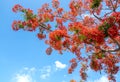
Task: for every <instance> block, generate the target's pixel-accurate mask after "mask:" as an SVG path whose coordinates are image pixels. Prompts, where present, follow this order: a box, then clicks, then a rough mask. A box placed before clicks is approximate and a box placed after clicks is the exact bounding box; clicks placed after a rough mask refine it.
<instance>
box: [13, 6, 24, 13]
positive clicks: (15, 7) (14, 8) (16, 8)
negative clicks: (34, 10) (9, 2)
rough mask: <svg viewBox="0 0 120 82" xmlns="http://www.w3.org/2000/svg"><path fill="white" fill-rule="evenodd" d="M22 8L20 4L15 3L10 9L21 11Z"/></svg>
mask: <svg viewBox="0 0 120 82" xmlns="http://www.w3.org/2000/svg"><path fill="white" fill-rule="evenodd" d="M23 10H24V8H23V7H22V6H21V5H19V4H16V5H15V6H14V7H13V8H12V11H13V12H15V13H16V12H18V11H23Z"/></svg>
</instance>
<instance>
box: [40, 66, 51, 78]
mask: <svg viewBox="0 0 120 82" xmlns="http://www.w3.org/2000/svg"><path fill="white" fill-rule="evenodd" d="M40 72H41V74H40V78H41V79H46V78H48V77H49V76H50V74H51V73H52V70H51V66H45V67H43V68H42V69H40Z"/></svg>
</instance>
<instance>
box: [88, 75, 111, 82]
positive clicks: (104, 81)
mask: <svg viewBox="0 0 120 82" xmlns="http://www.w3.org/2000/svg"><path fill="white" fill-rule="evenodd" d="M89 82H109V80H108V78H107V76H102V77H101V78H99V79H97V80H94V81H89Z"/></svg>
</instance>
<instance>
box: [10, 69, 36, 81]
mask: <svg viewBox="0 0 120 82" xmlns="http://www.w3.org/2000/svg"><path fill="white" fill-rule="evenodd" d="M35 70H36V69H35V68H34V67H33V68H28V67H24V68H23V69H21V70H20V71H19V72H17V73H16V74H15V75H14V77H13V78H12V82H36V81H35V80H33V77H32V74H33V73H34V72H35Z"/></svg>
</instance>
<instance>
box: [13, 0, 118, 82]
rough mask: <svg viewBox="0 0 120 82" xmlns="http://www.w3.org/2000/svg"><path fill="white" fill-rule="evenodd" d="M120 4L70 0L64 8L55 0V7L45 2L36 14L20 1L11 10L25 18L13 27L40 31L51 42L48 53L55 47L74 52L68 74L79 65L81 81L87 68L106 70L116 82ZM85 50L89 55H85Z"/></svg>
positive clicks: (111, 0)
mask: <svg viewBox="0 0 120 82" xmlns="http://www.w3.org/2000/svg"><path fill="white" fill-rule="evenodd" d="M119 6H120V0H71V1H70V2H69V5H68V7H69V9H68V10H65V9H64V8H62V7H60V2H59V1H58V0H52V7H50V6H49V4H48V3H45V4H43V6H42V7H41V8H40V9H38V13H37V14H34V13H33V11H32V10H31V9H26V8H24V7H22V6H21V5H19V4H17V5H15V6H14V7H13V9H12V10H13V12H15V13H16V12H22V13H23V14H24V20H23V21H21V20H18V21H16V20H15V21H14V22H13V24H12V28H13V30H15V31H17V30H20V29H23V30H25V31H31V32H34V31H36V30H39V33H38V34H37V36H38V38H39V39H40V40H42V39H44V41H45V43H46V44H47V45H49V47H48V48H47V49H46V53H47V54H48V55H50V54H51V52H52V50H53V49H54V50H57V51H58V52H59V53H60V54H62V52H63V51H70V52H71V53H73V54H75V56H76V57H75V58H72V59H71V60H70V63H71V66H70V68H69V69H68V73H70V74H71V73H72V72H73V71H74V69H75V68H76V67H77V65H78V64H79V65H80V66H81V68H80V76H81V78H82V80H86V79H87V74H86V70H87V69H88V68H91V69H92V70H94V71H101V70H104V71H105V73H107V74H108V79H109V80H111V81H113V82H116V80H115V76H114V75H115V74H117V72H118V71H119V69H120V67H119V64H118V63H119V62H120V12H119ZM51 22H54V24H56V25H55V26H53V25H51ZM83 50H84V52H85V53H86V54H82V52H83ZM81 51H82V52H81ZM71 82H75V81H74V80H72V81H71Z"/></svg>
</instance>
